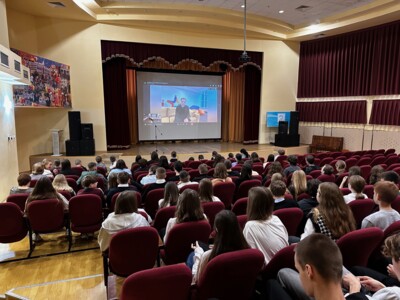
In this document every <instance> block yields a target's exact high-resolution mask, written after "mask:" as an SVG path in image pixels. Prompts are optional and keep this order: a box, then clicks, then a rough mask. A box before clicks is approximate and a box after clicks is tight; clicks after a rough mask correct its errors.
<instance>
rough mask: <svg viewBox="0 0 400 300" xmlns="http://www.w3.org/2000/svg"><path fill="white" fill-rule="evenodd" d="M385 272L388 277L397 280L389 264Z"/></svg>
mask: <svg viewBox="0 0 400 300" xmlns="http://www.w3.org/2000/svg"><path fill="white" fill-rule="evenodd" d="M387 272H388V274H389V276H390V277H393V278H395V279H397V275H396V273H395V272H394V267H393V265H392V264H389V265H388V266H387Z"/></svg>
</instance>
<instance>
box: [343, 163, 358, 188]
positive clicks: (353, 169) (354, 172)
mask: <svg viewBox="0 0 400 300" xmlns="http://www.w3.org/2000/svg"><path fill="white" fill-rule="evenodd" d="M353 175H360V176H361V169H360V167H359V166H352V167H351V168H350V169H349V174H348V175H347V176H344V177H343V179H342V182H341V183H340V185H339V188H344V187H347V180H348V178H350V177H351V176H353Z"/></svg>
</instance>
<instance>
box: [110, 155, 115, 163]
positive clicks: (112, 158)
mask: <svg viewBox="0 0 400 300" xmlns="http://www.w3.org/2000/svg"><path fill="white" fill-rule="evenodd" d="M110 161H111V162H112V163H113V162H114V161H116V158H115V156H114V155H111V156H110Z"/></svg>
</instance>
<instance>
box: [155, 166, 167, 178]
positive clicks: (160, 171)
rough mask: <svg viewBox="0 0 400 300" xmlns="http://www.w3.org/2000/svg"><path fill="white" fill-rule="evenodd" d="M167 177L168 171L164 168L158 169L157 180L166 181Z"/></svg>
mask: <svg viewBox="0 0 400 300" xmlns="http://www.w3.org/2000/svg"><path fill="white" fill-rule="evenodd" d="M165 177H167V171H166V170H165V169H164V168H162V167H158V168H157V170H156V178H157V179H165Z"/></svg>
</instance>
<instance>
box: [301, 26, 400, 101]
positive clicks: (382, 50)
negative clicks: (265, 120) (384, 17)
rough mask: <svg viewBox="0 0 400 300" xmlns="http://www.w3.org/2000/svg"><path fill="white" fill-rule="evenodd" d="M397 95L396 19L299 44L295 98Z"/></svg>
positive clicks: (399, 53)
mask: <svg viewBox="0 0 400 300" xmlns="http://www.w3.org/2000/svg"><path fill="white" fill-rule="evenodd" d="M393 94H400V22H399V21H396V22H393V23H388V24H384V25H380V26H376V27H372V28H368V29H364V30H359V31H355V32H350V33H345V34H342V35H338V36H333V37H329V38H325V39H319V40H315V41H307V42H302V43H301V44H300V64H299V80H298V89H297V97H298V98H313V97H337V96H363V95H393Z"/></svg>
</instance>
